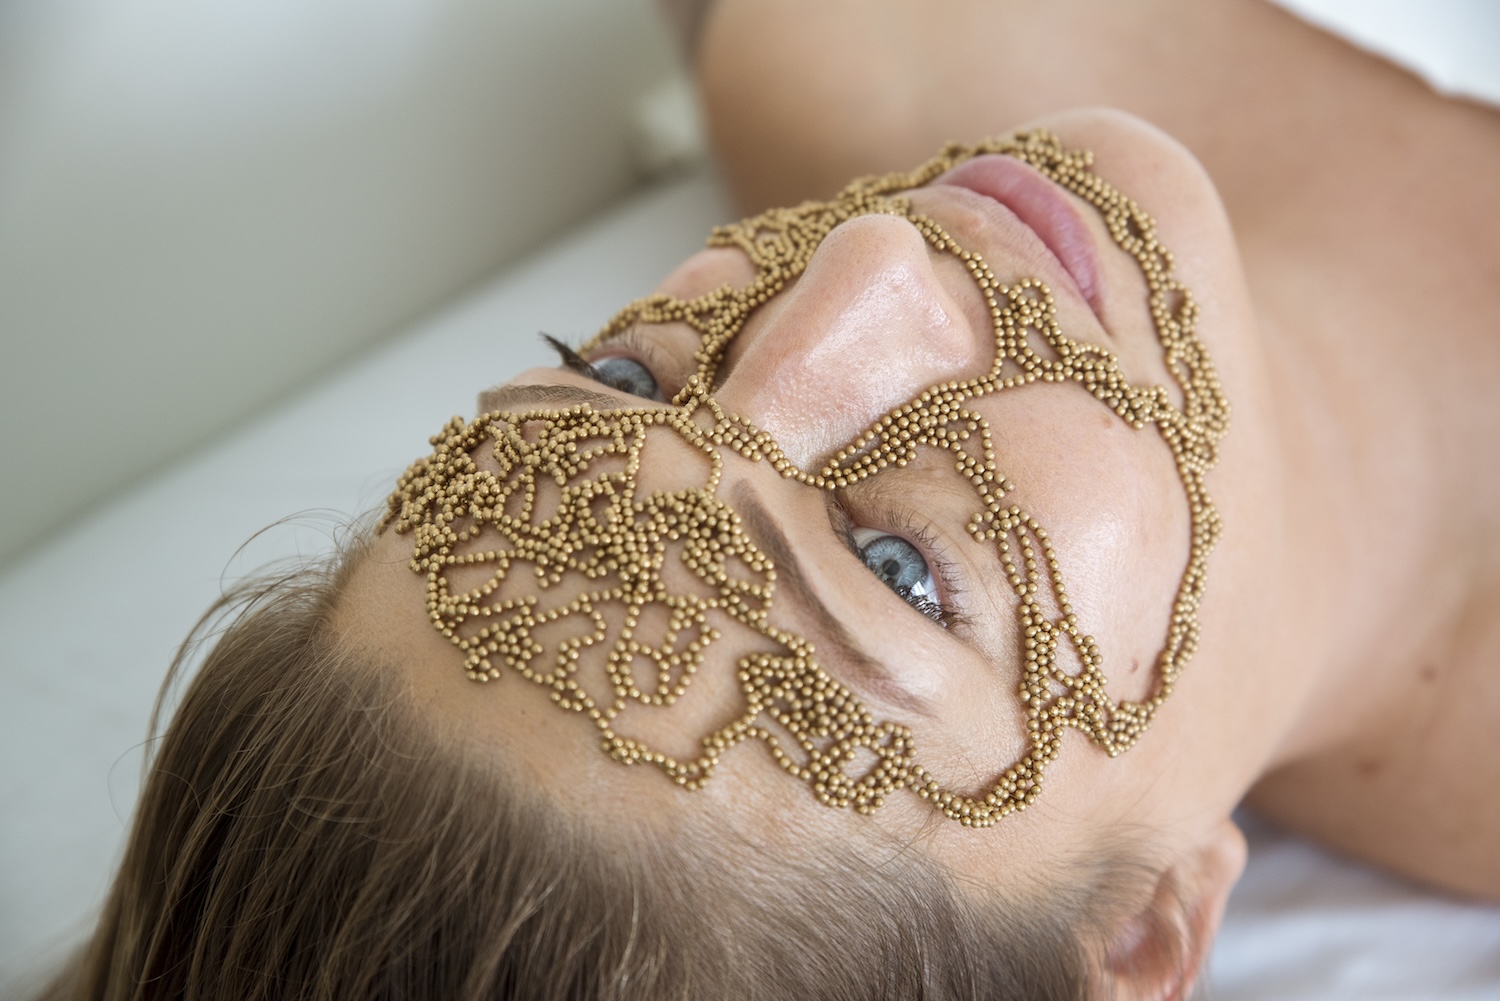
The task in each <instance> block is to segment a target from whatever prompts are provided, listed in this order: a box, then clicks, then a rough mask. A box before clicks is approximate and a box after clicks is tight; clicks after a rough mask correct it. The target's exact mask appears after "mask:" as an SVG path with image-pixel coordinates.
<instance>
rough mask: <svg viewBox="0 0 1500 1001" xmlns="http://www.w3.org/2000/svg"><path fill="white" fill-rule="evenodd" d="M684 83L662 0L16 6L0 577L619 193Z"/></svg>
mask: <svg viewBox="0 0 1500 1001" xmlns="http://www.w3.org/2000/svg"><path fill="white" fill-rule="evenodd" d="M672 72H673V58H672V53H671V51H670V46H669V44H668V41H667V34H666V31H665V29H664V28H662V27H661V26H660V25H659V24H658V23H657V21H656V19H655V17H654V14H653V12H652V10H651V9H650V2H649V0H209V2H206V3H205V2H191V0H125V2H121V0H0V471H3V472H0V561H4V560H5V559H7V558H8V557H11V556H13V555H14V554H16V553H17V552H19V551H20V550H21V549H23V548H24V547H26V546H27V545H28V544H29V543H32V542H35V541H38V540H40V539H41V538H42V537H43V536H44V535H45V534H46V533H47V532H48V531H49V530H52V529H54V528H57V527H60V526H62V525H64V524H66V523H68V522H70V521H72V520H73V519H75V518H76V517H77V516H78V515H79V514H80V513H81V512H82V511H83V510H85V509H86V508H88V507H89V506H90V505H92V504H94V503H96V502H98V501H100V500H102V499H106V498H108V497H109V496H111V495H112V494H113V493H115V492H117V491H118V490H119V489H120V488H121V487H123V486H124V485H126V484H128V483H130V482H131V481H133V480H135V479H137V478H139V477H141V476H143V475H145V474H146V473H148V472H150V471H152V470H154V469H157V468H159V467H160V466H161V465H163V464H164V463H166V462H167V461H168V460H170V459H172V458H174V457H177V456H179V455H181V454H183V453H184V452H186V451H188V450H189V449H191V448H192V447H193V446H194V445H195V444H198V443H201V442H203V441H205V440H207V439H209V438H211V437H214V436H217V435H221V434H222V433H224V432H225V431H226V430H229V429H232V428H234V427H235V425H236V423H237V422H238V421H240V420H241V419H242V418H243V417H244V416H245V415H247V414H249V413H251V412H253V411H255V410H257V409H259V408H262V407H264V406H265V405H266V404H268V403H269V402H271V401H273V400H275V399H276V398H278V397H280V396H282V395H284V394H285V393H287V392H288V391H289V390H290V389H291V388H292V387H294V386H296V385H298V384H300V383H303V382H305V381H306V380H308V379H309V378H311V377H312V376H313V375H314V374H317V373H320V372H322V371H325V370H327V369H329V368H330V367H331V366H333V365H335V364H336V363H337V362H339V361H340V360H343V359H346V358H347V357H349V356H350V355H351V354H352V353H354V352H356V351H357V350H358V349H359V348H360V347H361V346H363V345H367V344H369V343H370V342H372V341H373V340H376V339H378V338H380V337H381V336H382V335H385V334H388V333H391V332H393V331H394V330H396V329H398V328H399V327H401V326H402V325H403V324H405V323H407V322H409V321H410V320H412V319H413V318H414V317H416V316H418V315H420V314H422V313H423V312H424V311H426V310H428V309H430V308H431V307H433V306H434V305H436V304H438V303H440V302H441V301H443V300H444V299H446V298H448V297H450V296H451V295H453V294H454V293H455V292H456V291H458V290H460V289H462V288H464V287H466V286H469V285H471V284H472V283H474V282H476V281H477V280H478V279H480V278H481V277H483V276H485V275H487V274H489V273H491V272H493V271H494V270H495V269H496V268H498V267H500V266H501V265H503V264H505V263H506V262H508V261H511V260H513V259H515V258H516V257H517V256H518V255H519V254H521V253H522V252H524V251H526V250H528V249H530V248H533V247H535V246H536V245H537V244H538V243H539V242H540V241H543V240H544V239H545V238H547V237H548V236H550V235H552V234H555V233H557V232H559V231H560V230H562V229H563V228H565V227H566V226H568V225H569V224H571V223H574V222H576V221H578V220H581V219H583V218H585V217H586V216H588V215H589V214H590V213H591V212H593V211H595V210H596V209H598V208H599V207H600V206H601V205H603V204H605V203H607V202H609V201H611V200H613V199H615V198H617V197H618V196H619V195H620V194H622V193H623V192H624V191H625V190H627V189H628V188H630V187H631V186H632V184H633V183H634V182H635V174H634V171H633V169H632V166H631V158H630V153H629V150H628V148H627V136H628V131H627V130H628V126H627V117H628V111H629V108H630V107H631V105H632V104H633V103H634V102H635V101H636V99H637V98H639V97H640V96H641V95H642V94H643V93H644V92H646V91H647V90H649V89H651V88H652V87H653V86H654V85H656V84H658V83H660V82H661V81H662V80H664V79H666V78H668V77H669V76H670V75H671V74H672ZM80 571H81V572H86V570H85V568H80Z"/></svg>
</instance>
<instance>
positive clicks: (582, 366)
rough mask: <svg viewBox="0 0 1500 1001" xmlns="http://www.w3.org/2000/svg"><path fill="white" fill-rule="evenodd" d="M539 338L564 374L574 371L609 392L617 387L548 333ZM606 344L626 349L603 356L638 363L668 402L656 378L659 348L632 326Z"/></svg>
mask: <svg viewBox="0 0 1500 1001" xmlns="http://www.w3.org/2000/svg"><path fill="white" fill-rule="evenodd" d="M541 336H542V340H544V341H546V342H547V344H548V345H550V346H551V348H552V350H554V351H556V352H557V356H558V359H559V360H560V361H561V362H562V364H563V367H564V368H566V369H567V370H568V371H570V372H577V373H578V374H579V375H581V376H583V377H584V378H586V379H592V380H594V381H595V382H597V383H599V384H600V385H604V386H609V387H610V388H611V389H619V388H620V387H618V386H616V385H615V383H614V380H612V379H610V377H609V376H608V375H606V374H605V373H603V372H601V371H599V369H598V368H597V367H596V366H595V365H594V364H593V363H592V362H590V361H589V360H588V359H587V358H585V357H583V355H581V354H579V353H578V352H577V351H575V350H574V349H573V348H572V347H570V346H569V345H568V344H567V343H565V342H564V341H561V340H558V339H557V338H556V337H553V336H552V335H551V334H548V333H543V334H542V335H541ZM606 343H608V344H611V345H615V344H618V345H620V346H621V347H623V348H626V349H627V350H626V351H624V352H621V354H620V355H618V356H616V355H607V356H606V357H610V358H614V357H625V358H630V359H631V360H632V361H635V362H637V363H639V364H640V365H641V366H642V367H643V368H645V369H646V371H648V372H650V373H651V377H652V378H653V379H655V380H656V384H657V387H658V388H659V389H660V390H661V395H662V396H663V397H665V398H666V400H667V401H669V402H670V401H671V399H672V397H673V395H674V394H673V393H669V392H667V387H665V386H663V385H662V382H661V378H660V376H659V375H658V373H659V372H660V371H662V359H661V349H660V348H658V347H657V345H656V344H654V343H652V342H651V341H649V340H647V339H646V338H645V337H644V336H643V335H642V334H641V332H640V330H638V329H637V328H635V327H631V328H630V329H628V330H625V331H622V332H621V333H619V334H616V335H615V336H614V337H611V338H610V339H609V340H608V341H607V342H606Z"/></svg>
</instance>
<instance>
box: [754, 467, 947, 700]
mask: <svg viewBox="0 0 1500 1001" xmlns="http://www.w3.org/2000/svg"><path fill="white" fill-rule="evenodd" d="M731 492H732V494H733V498H734V503H735V507H736V509H737V510H738V511H739V513H740V516H741V517H742V518H743V519H744V521H745V528H746V530H747V531H748V532H749V533H750V536H751V540H752V541H753V542H754V543H755V544H756V545H757V546H759V547H760V548H761V549H762V550H763V551H764V552H765V553H766V555H767V556H770V557H771V562H772V563H774V564H775V565H776V580H777V583H782V584H785V585H786V586H787V587H788V588H790V589H791V591H792V592H793V601H794V602H795V603H796V604H797V607H798V608H800V609H802V610H804V611H806V612H807V613H808V614H810V615H811V616H812V618H813V620H814V621H815V622H816V623H817V625H818V627H819V629H820V631H821V632H822V634H823V636H824V637H825V638H826V639H827V641H828V642H827V646H828V647H829V648H831V650H830V652H831V653H832V654H833V658H832V659H833V660H834V661H835V662H836V663H837V665H838V666H839V667H840V668H842V669H844V670H846V671H848V672H849V674H851V675H854V676H857V677H858V678H859V680H860V682H861V683H862V687H865V688H868V689H869V690H870V691H872V692H873V693H875V694H876V695H878V696H879V697H880V698H881V699H883V700H884V701H886V702H889V703H891V704H892V705H897V706H900V707H901V708H903V709H906V710H909V711H911V712H913V713H916V714H918V715H920V716H926V717H931V716H932V715H933V712H932V709H931V707H930V706H929V704H928V703H927V701H926V700H925V699H921V698H918V697H917V696H915V695H913V694H912V693H911V692H909V691H907V690H906V688H905V686H903V685H902V684H901V683H900V682H899V681H897V680H896V678H895V676H894V675H893V674H891V671H890V668H888V667H886V665H885V664H883V663H882V662H881V661H880V660H878V659H877V658H875V657H872V656H870V654H868V653H866V652H865V651H864V650H863V649H862V648H861V647H860V645H859V644H858V643H857V642H856V641H855V639H854V637H853V636H851V635H849V630H847V629H845V628H844V624H843V623H842V622H840V621H839V619H838V617H837V616H836V615H834V614H833V612H832V611H831V610H830V609H829V608H828V606H827V605H826V604H824V603H823V599H822V598H821V597H819V595H818V593H817V591H815V590H814V589H813V587H812V585H811V583H810V582H809V581H808V579H807V575H806V574H805V573H804V572H803V570H802V564H801V562H800V561H799V560H798V559H797V553H796V550H794V549H793V548H792V544H791V541H790V540H789V539H787V537H786V533H785V532H783V531H782V530H781V526H780V525H778V524H776V518H775V516H774V515H772V514H771V512H770V511H769V510H768V509H767V508H766V506H765V504H764V503H763V502H762V501H761V499H760V498H759V497H758V496H757V495H756V493H755V491H754V490H753V489H752V488H751V487H750V485H749V484H748V483H745V482H743V481H741V482H740V483H737V484H735V485H734V487H732V488H731ZM820 648H821V647H820Z"/></svg>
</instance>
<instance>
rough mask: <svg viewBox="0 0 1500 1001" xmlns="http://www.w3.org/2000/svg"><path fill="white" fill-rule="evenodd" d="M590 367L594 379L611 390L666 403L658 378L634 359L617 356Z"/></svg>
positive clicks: (592, 363)
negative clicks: (657, 381) (657, 382)
mask: <svg viewBox="0 0 1500 1001" xmlns="http://www.w3.org/2000/svg"><path fill="white" fill-rule="evenodd" d="M589 367H590V368H591V369H592V370H593V371H592V378H593V379H594V380H595V381H597V382H602V383H603V384H604V385H606V386H608V387H609V388H610V389H618V390H619V391H620V392H622V393H629V394H630V395H631V396H640V397H644V398H645V399H648V400H657V401H659V402H664V397H663V396H662V395H661V388H660V387H659V386H657V384H656V377H655V376H654V375H652V374H651V370H650V369H648V368H647V367H646V366H645V365H642V364H641V363H640V362H638V361H636V360H635V359H634V358H629V357H626V356H624V355H615V356H613V357H610V358H600V359H599V360H598V361H594V362H590V363H589Z"/></svg>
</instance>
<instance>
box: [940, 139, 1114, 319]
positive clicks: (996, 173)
mask: <svg viewBox="0 0 1500 1001" xmlns="http://www.w3.org/2000/svg"><path fill="white" fill-rule="evenodd" d="M943 188H948V189H958V190H959V191H963V192H965V193H966V194H968V195H970V196H977V197H978V198H979V199H982V201H983V202H984V203H986V207H988V208H990V209H991V210H993V209H995V208H998V209H1000V210H1001V211H1003V212H1004V213H1005V216H1006V217H1008V219H1007V220H1006V221H1009V219H1013V220H1015V221H1016V222H1019V223H1020V224H1021V227H1022V228H1024V229H1025V230H1026V231H1027V235H1028V236H1030V237H1032V238H1034V243H1035V244H1040V247H1039V248H1035V247H1034V248H1033V249H1040V250H1043V251H1045V257H1046V258H1048V259H1049V260H1048V262H1047V263H1049V264H1051V265H1053V267H1052V268H1049V269H1048V270H1051V271H1053V272H1054V274H1056V276H1057V277H1058V278H1061V279H1062V284H1064V285H1065V286H1071V289H1070V290H1071V291H1073V292H1076V293H1077V295H1078V297H1079V298H1080V299H1081V300H1083V302H1084V303H1086V304H1087V305H1088V307H1089V308H1090V310H1092V311H1093V313H1094V315H1095V316H1096V317H1098V318H1100V319H1101V323H1102V314H1103V302H1102V299H1103V296H1102V291H1103V281H1102V277H1101V270H1100V266H1099V260H1098V252H1097V250H1096V248H1095V242H1094V237H1093V234H1092V233H1091V232H1090V231H1089V228H1088V226H1087V224H1086V223H1085V222H1084V220H1083V218H1082V217H1081V216H1080V214H1079V212H1078V210H1077V208H1076V207H1075V206H1074V205H1073V203H1072V202H1071V201H1070V200H1069V199H1068V197H1067V196H1066V195H1065V194H1064V193H1063V192H1062V191H1061V190H1059V189H1058V187H1057V186H1056V185H1055V184H1054V183H1053V182H1052V181H1050V180H1048V179H1047V178H1046V177H1044V176H1043V175H1042V174H1041V173H1040V172H1038V171H1037V170H1036V169H1034V168H1033V167H1031V166H1029V165H1027V164H1024V163H1022V162H1020V161H1019V160H1016V159H1014V158H1012V157H1008V156H1004V155H1000V154H986V155H983V156H978V157H975V158H973V159H972V160H967V161H965V162H964V163H962V164H960V165H959V166H957V167H955V168H953V169H952V170H950V171H948V172H947V173H945V174H943V175H942V176H940V177H938V178H937V179H936V180H934V181H932V182H931V184H929V185H928V190H933V191H938V190H940V189H943ZM989 214H992V212H991V213H989ZM1022 239H1023V240H1024V242H1026V243H1032V242H1033V240H1025V239H1024V237H1023V238H1022ZM1007 249H1011V250H1015V251H1022V252H1023V253H1024V251H1025V250H1026V249H1027V248H1025V247H1024V246H1017V247H1008V248H1007ZM1027 256H1035V255H1027ZM992 266H993V264H992ZM1058 272H1060V274H1057V273H1058Z"/></svg>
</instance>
